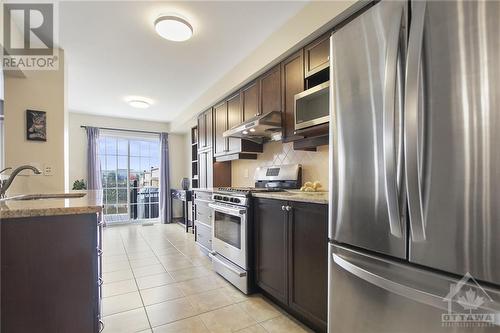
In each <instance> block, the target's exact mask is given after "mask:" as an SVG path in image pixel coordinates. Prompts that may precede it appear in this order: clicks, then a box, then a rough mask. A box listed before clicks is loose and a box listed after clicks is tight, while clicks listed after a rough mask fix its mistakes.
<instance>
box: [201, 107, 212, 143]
mask: <svg viewBox="0 0 500 333" xmlns="http://www.w3.org/2000/svg"><path fill="white" fill-rule="evenodd" d="M212 126H213V124H212V109H209V110H207V111H205V112H203V113H202V114H200V115H199V116H198V150H204V149H209V148H210V147H212Z"/></svg>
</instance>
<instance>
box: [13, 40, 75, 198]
mask: <svg viewBox="0 0 500 333" xmlns="http://www.w3.org/2000/svg"><path fill="white" fill-rule="evenodd" d="M59 55H60V57H59V65H60V66H59V70H57V71H25V73H24V74H25V77H24V78H22V77H12V76H6V77H5V165H6V166H11V167H17V166H20V165H23V164H32V165H35V166H37V167H40V168H44V167H45V166H50V167H51V168H52V170H53V175H51V176H47V175H39V176H34V175H31V173H29V172H27V171H25V172H23V175H21V176H19V177H18V178H17V179H16V180H15V181H14V183H13V184H12V186H11V188H10V190H9V191H8V195H12V194H17V193H43V192H45V193H47V192H57V191H63V190H64V172H65V170H64V124H65V113H66V112H65V97H64V94H65V93H64V85H65V75H64V53H63V51H62V50H60V53H59ZM27 109H32V110H40V111H45V112H47V141H46V142H38V141H28V140H27V139H26V110H27ZM24 174H26V175H24Z"/></svg>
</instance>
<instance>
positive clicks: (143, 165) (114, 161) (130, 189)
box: [99, 135, 160, 224]
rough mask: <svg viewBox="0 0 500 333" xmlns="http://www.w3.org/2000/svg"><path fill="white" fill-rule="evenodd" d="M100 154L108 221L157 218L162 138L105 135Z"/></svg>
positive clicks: (139, 220)
mask: <svg viewBox="0 0 500 333" xmlns="http://www.w3.org/2000/svg"><path fill="white" fill-rule="evenodd" d="M99 157H100V161H101V176H102V186H103V191H104V218H105V220H106V223H108V224H113V223H128V222H134V221H138V222H142V221H146V220H147V221H150V220H152V219H158V217H159V203H158V202H159V188H158V176H159V167H160V143H159V140H158V139H157V138H155V139H145V138H127V137H120V136H110V135H102V136H101V138H100V139H99Z"/></svg>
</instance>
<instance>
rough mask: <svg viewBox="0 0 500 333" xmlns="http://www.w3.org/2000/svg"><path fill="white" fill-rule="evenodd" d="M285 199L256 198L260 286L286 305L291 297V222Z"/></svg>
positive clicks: (258, 281) (257, 273) (257, 272)
mask: <svg viewBox="0 0 500 333" xmlns="http://www.w3.org/2000/svg"><path fill="white" fill-rule="evenodd" d="M282 206H283V202H282V201H279V200H267V199H260V198H257V199H256V200H255V205H254V207H255V211H254V221H255V235H256V256H255V261H256V264H257V269H256V270H255V272H256V280H257V285H258V286H259V287H260V288H261V289H263V290H264V291H266V292H267V293H269V294H270V295H272V296H273V297H274V298H276V299H277V300H279V301H280V302H281V303H284V304H286V303H287V300H288V277H287V275H288V274H287V270H288V269H287V268H288V249H287V248H288V245H287V244H288V240H287V237H288V227H287V225H288V223H287V216H286V214H285V213H284V212H283V211H282V210H281V207H282Z"/></svg>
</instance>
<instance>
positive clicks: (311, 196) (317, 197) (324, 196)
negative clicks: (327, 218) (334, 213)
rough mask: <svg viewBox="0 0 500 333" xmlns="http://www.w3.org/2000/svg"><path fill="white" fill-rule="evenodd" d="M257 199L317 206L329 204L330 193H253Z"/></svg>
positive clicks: (289, 191) (291, 191)
mask: <svg viewBox="0 0 500 333" xmlns="http://www.w3.org/2000/svg"><path fill="white" fill-rule="evenodd" d="M252 196H254V197H256V198H268V199H277V200H288V201H299V202H310V203H317V204H324V205H327V204H328V192H327V191H321V192H301V191H299V190H288V191H282V192H256V193H252Z"/></svg>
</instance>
